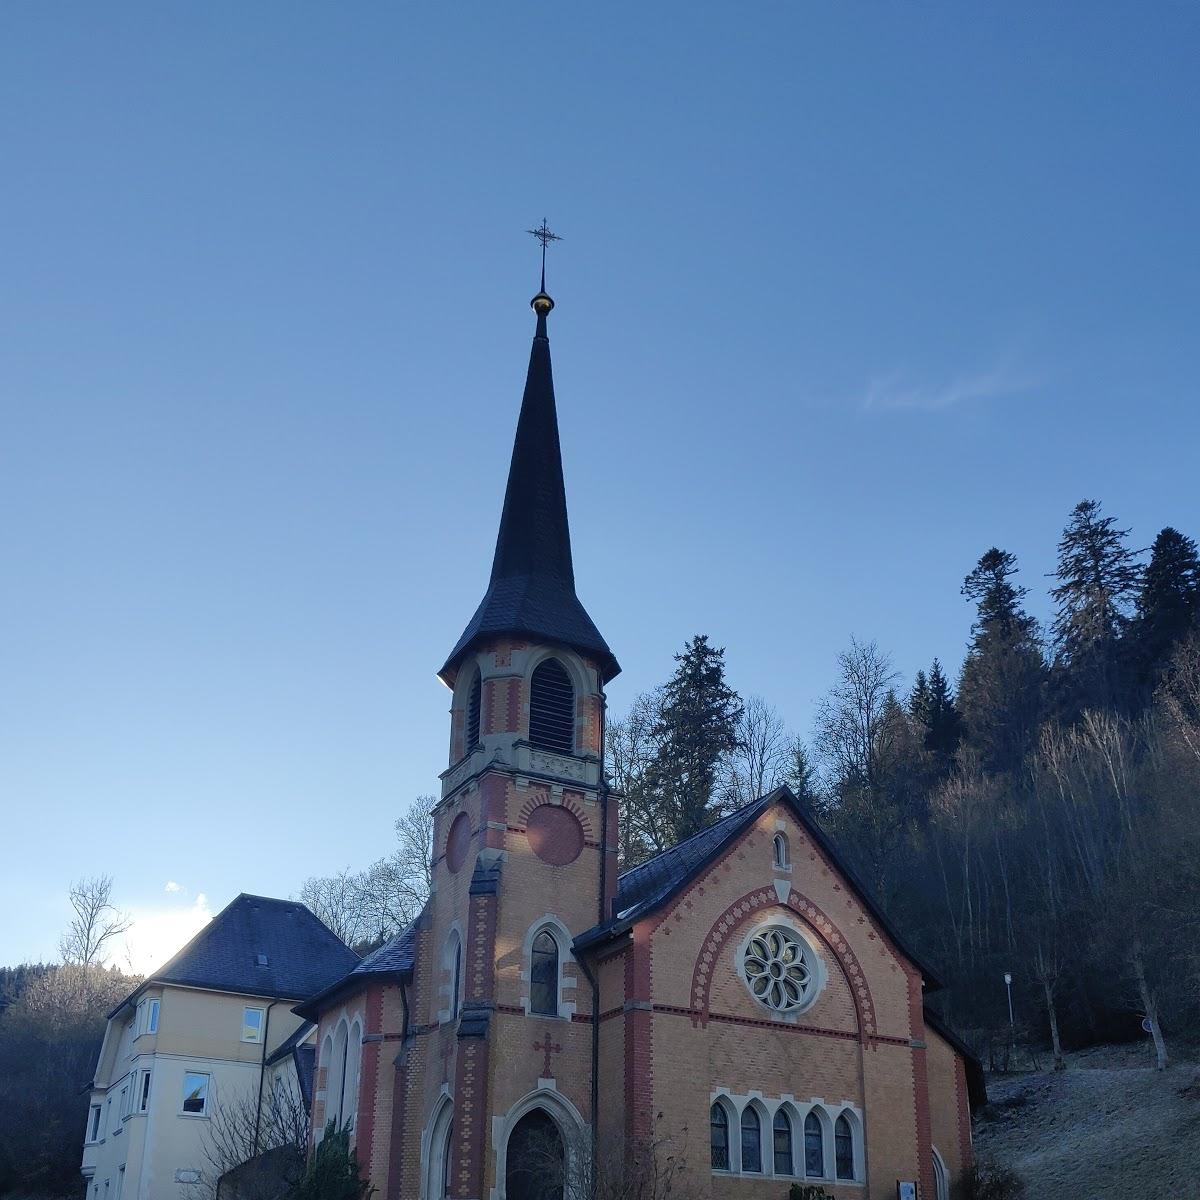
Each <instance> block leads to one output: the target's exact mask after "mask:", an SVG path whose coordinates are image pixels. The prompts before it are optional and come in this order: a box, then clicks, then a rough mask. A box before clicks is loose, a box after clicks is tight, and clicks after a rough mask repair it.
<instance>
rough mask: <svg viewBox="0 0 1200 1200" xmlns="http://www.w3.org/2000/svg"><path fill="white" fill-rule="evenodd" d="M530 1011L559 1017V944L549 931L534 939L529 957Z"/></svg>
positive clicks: (544, 930) (546, 930)
mask: <svg viewBox="0 0 1200 1200" xmlns="http://www.w3.org/2000/svg"><path fill="white" fill-rule="evenodd" d="M529 1011H530V1012H535V1013H541V1014H542V1015H543V1016H547V1017H557V1016H558V942H557V941H555V939H554V934H552V933H551V932H550V930H548V929H543V930H542V931H541V933H539V934H538V935H537V937H535V938H534V939H533V950H532V951H531V952H530V956H529Z"/></svg>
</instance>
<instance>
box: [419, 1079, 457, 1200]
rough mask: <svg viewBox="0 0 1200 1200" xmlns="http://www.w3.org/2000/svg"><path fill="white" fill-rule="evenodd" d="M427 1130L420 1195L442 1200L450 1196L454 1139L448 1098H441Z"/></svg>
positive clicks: (452, 1108) (452, 1120)
mask: <svg viewBox="0 0 1200 1200" xmlns="http://www.w3.org/2000/svg"><path fill="white" fill-rule="evenodd" d="M429 1130H430V1131H429V1153H428V1154H427V1155H426V1156H425V1168H424V1174H425V1182H424V1185H423V1187H422V1188H421V1195H422V1196H425V1197H428V1200H444V1198H445V1197H446V1196H449V1195H450V1163H451V1158H450V1152H451V1147H452V1145H453V1139H454V1106H453V1104H452V1103H451V1101H450V1097H449V1096H445V1097H443V1098H442V1100H441V1102H440V1104H439V1106H438V1108H437V1110H436V1112H435V1113H434V1116H433V1122H432V1123H431V1125H430V1127H429Z"/></svg>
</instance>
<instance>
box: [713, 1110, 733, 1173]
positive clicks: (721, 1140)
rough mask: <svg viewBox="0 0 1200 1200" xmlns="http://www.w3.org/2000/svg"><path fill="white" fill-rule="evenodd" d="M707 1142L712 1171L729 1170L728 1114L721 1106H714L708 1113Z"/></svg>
mask: <svg viewBox="0 0 1200 1200" xmlns="http://www.w3.org/2000/svg"><path fill="white" fill-rule="evenodd" d="M708 1130H709V1132H708V1142H709V1146H710V1147H711V1154H712V1169H713V1170H714V1171H728V1170H729V1114H728V1113H727V1112H726V1111H725V1106H724V1105H722V1104H714V1105H713V1106H712V1108H711V1109H710V1110H709V1113H708Z"/></svg>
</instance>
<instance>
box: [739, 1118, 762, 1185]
mask: <svg viewBox="0 0 1200 1200" xmlns="http://www.w3.org/2000/svg"><path fill="white" fill-rule="evenodd" d="M747 1119H749V1123H750V1124H751V1125H753V1129H750V1128H748V1127H747ZM738 1132H739V1135H740V1136H739V1138H738V1169H739V1170H740V1172H741V1173H742V1174H743V1175H765V1174H766V1172H765V1171H764V1170H763V1152H762V1114H761V1113H760V1112H759V1111H758V1109H757V1108H755V1106H754V1105H753V1104H747V1105H746V1107H745V1108H743V1109H742V1111H741V1113H740V1114H739V1116H738ZM748 1139H750V1140H748ZM747 1147H750V1148H752V1149H753V1154H752V1156H751V1157H752V1158H754V1160H755V1162H756V1164H757V1165H755V1166H747V1165H746V1150H747Z"/></svg>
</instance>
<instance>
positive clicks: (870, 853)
mask: <svg viewBox="0 0 1200 1200" xmlns="http://www.w3.org/2000/svg"><path fill="white" fill-rule="evenodd" d="M962 595H963V598H964V600H965V601H966V602H967V603H969V604H971V605H973V606H974V612H975V619H974V623H973V625H972V629H971V638H970V643H969V645H968V646H967V647H966V653H965V657H964V661H963V664H962V669H961V671H960V673H959V675H958V678H957V680H956V681H955V683H954V684H953V685H952V684H951V681H950V680H949V679H948V678H947V675H946V673H945V671H944V670H943V668H942V666H941V664H940V663H938V662H937V661H936V660H934V661H933V662H932V663H931V665H930V666H929V668H928V669H927V670H922V671H920V672H918V673H917V675H916V678H915V680H914V681H913V683H912V686H911V688H909V689H907V690H906V691H901V690H900V686H899V684H900V679H899V676H898V674H897V672H896V671H895V670H894V668H893V665H892V661H891V659H890V657H889V655H888V653H887V652H886V650H885V649H883V648H881V647H880V646H879V645H878V644H876V643H875V642H873V641H865V640H864V641H858V640H855V641H853V642H852V643H851V645H850V646H849V647H848V648H847V649H846V650H845V651H843V652H842V653H841V654H840V655H839V656H838V659H837V676H836V680H835V682H834V683H833V686H832V687H831V688H830V690H829V692H828V694H827V695H826V696H825V698H824V699H823V701H822V702H821V704H820V706H819V710H818V714H817V719H816V722H815V728H814V730H813V732H812V736H811V738H810V739H809V741H808V743H807V744H806V743H805V742H803V741H801V740H800V739H798V738H796V737H794V736H792V735H791V734H790V733H789V732H788V731H787V729H786V728H785V727H784V724H783V722H782V721H781V720H780V718H779V716H778V714H777V712H776V711H775V710H774V708H773V707H772V706H771V705H770V703H769V702H767V701H765V700H763V699H760V698H749V699H746V700H743V699H742V698H741V697H740V696H738V695H737V694H736V693H735V692H734V691H733V690H732V689H731V688H730V687H729V686H728V685H727V683H726V682H725V672H724V651H723V650H719V649H716V648H714V647H713V646H711V645H710V644H709V640H708V638H706V637H703V636H700V637H696V638H694V639H693V640H692V641H691V642H689V643H688V645H687V646H686V647H685V649H684V651H683V652H682V653H681V654H679V655H677V669H676V672H675V674H674V676H673V677H672V678H671V680H670V681H668V682H667V683H666V684H665V685H664V686H663V687H662V688H660V689H657V690H656V691H654V692H652V693H650V694H647V695H644V696H641V697H639V698H638V699H637V700H636V701H635V703H634V704H633V705H632V707H631V709H630V711H629V712H628V713H627V714H626V715H624V716H623V717H622V718H620V719H619V720H616V721H614V722H613V723H612V725H611V727H610V734H609V759H610V770H611V771H612V773H613V775H614V777H615V783H616V786H617V788H618V790H620V791H621V792H622V793H623V794H624V796H625V802H624V805H623V808H622V816H623V832H622V847H621V849H622V856H623V859H624V862H625V863H626V865H630V864H634V863H636V862H638V861H641V860H642V859H644V858H645V857H647V856H649V855H651V854H653V853H656V852H657V851H658V850H660V849H662V848H664V847H665V846H666V845H669V844H671V843H673V842H675V841H677V840H679V839H681V838H683V837H687V836H689V835H691V834H692V833H694V832H696V831H697V830H698V829H700V828H703V827H704V826H705V825H707V824H709V823H711V821H713V820H714V819H716V818H717V817H718V816H719V815H720V814H721V813H722V812H724V811H728V810H729V809H730V808H731V807H735V806H736V805H738V804H741V803H744V802H746V801H747V800H750V799H752V798H753V797H755V796H757V795H759V794H761V793H763V792H764V791H766V790H768V789H769V788H770V787H772V786H774V785H775V784H778V783H784V782H786V783H788V784H790V786H791V787H792V789H793V790H794V791H795V792H796V793H797V795H798V796H799V797H800V799H801V800H802V802H803V803H804V804H805V805H806V806H807V807H808V809H809V811H810V812H811V814H812V815H813V817H814V818H815V819H816V821H817V822H818V823H819V824H820V825H821V826H822V828H823V829H824V830H825V831H826V832H827V833H828V834H829V835H830V837H831V838H832V839H833V841H834V842H835V844H836V845H837V846H838V848H839V850H840V852H841V854H842V856H843V857H844V859H845V860H846V861H847V862H848V863H849V864H850V866H851V867H852V869H853V870H854V872H855V873H856V875H857V876H858V878H859V879H860V881H862V882H863V884H864V885H865V886H866V887H867V888H868V889H869V890H870V891H871V892H872V893H873V894H874V896H875V897H876V899H877V900H878V901H879V902H880V904H881V905H882V906H883V907H884V909H885V911H887V913H888V914H889V916H890V917H892V918H893V920H894V922H895V924H896V925H897V926H898V927H899V928H900V929H902V930H903V931H904V933H905V935H906V937H907V939H908V941H909V943H910V944H911V945H912V946H913V947H914V948H915V949H916V950H917V951H918V952H919V953H920V954H921V955H922V956H923V957H924V958H925V959H926V960H927V961H928V962H929V963H930V964H931V965H932V966H933V967H934V969H935V970H936V971H937V973H938V974H939V976H940V978H941V979H942V980H943V981H944V983H945V987H944V989H943V990H942V991H941V992H940V993H939V994H938V995H937V996H936V999H935V1003H936V1004H937V1006H938V1007H940V1008H941V1010H942V1011H943V1015H944V1016H946V1017H947V1018H948V1019H949V1020H951V1021H952V1022H953V1023H954V1024H956V1025H957V1026H959V1028H960V1029H962V1030H964V1032H966V1033H967V1035H968V1036H969V1037H970V1038H971V1040H972V1042H973V1043H974V1044H975V1045H976V1047H977V1048H978V1050H979V1051H980V1053H981V1054H983V1055H984V1056H985V1057H994V1053H995V1051H996V1049H997V1047H1005V1046H1007V1045H1008V1044H1009V1041H1010V1037H1011V1031H1010V1028H1009V1013H1008V1003H1007V993H1006V988H1005V983H1004V975H1005V973H1009V974H1011V976H1012V983H1013V992H1014V1013H1015V1017H1016V1020H1017V1022H1018V1028H1017V1030H1016V1033H1017V1036H1018V1039H1023V1040H1026V1041H1029V1040H1030V1039H1032V1040H1033V1041H1035V1042H1038V1041H1042V1040H1043V1039H1044V1041H1045V1042H1046V1043H1047V1044H1049V1045H1051V1047H1052V1049H1053V1053H1054V1056H1055V1061H1056V1063H1058V1064H1061V1061H1062V1058H1061V1056H1062V1046H1063V1044H1064V1043H1065V1044H1067V1045H1081V1044H1088V1043H1091V1042H1094V1041H1099V1040H1104V1039H1110V1038H1122V1037H1129V1036H1134V1035H1137V1033H1138V1031H1139V1029H1140V1028H1141V1023H1142V1021H1143V1019H1145V1020H1146V1022H1147V1024H1148V1026H1149V1028H1150V1031H1151V1033H1150V1036H1151V1037H1152V1039H1153V1041H1154V1045H1155V1050H1156V1055H1157V1059H1158V1062H1159V1063H1160V1065H1161V1063H1163V1062H1164V1061H1165V1059H1166V1056H1167V1052H1168V1047H1167V1043H1168V1041H1169V1039H1170V1038H1171V1036H1172V1035H1173V1034H1178V1033H1180V1032H1183V1031H1185V1030H1187V1029H1189V1028H1192V1029H1194V1028H1195V1026H1196V1022H1197V1018H1200V559H1198V557H1197V548H1196V543H1195V542H1194V541H1193V540H1192V539H1191V538H1189V537H1187V536H1185V535H1183V534H1181V533H1180V532H1178V531H1177V530H1175V529H1173V528H1167V529H1163V530H1162V531H1161V532H1160V533H1159V534H1158V535H1157V537H1155V539H1154V542H1153V545H1152V546H1151V547H1150V548H1149V551H1148V553H1147V552H1146V551H1139V550H1136V549H1135V548H1134V547H1133V546H1131V544H1130V531H1128V530H1125V529H1121V528H1120V527H1119V525H1118V522H1117V521H1116V520H1115V519H1114V518H1113V517H1110V516H1106V515H1104V513H1103V512H1102V509H1101V506H1100V504H1098V503H1097V502H1095V501H1091V500H1085V501H1083V502H1081V503H1080V504H1078V505H1077V506H1076V507H1075V509H1074V511H1073V512H1072V513H1071V515H1070V518H1069V520H1068V522H1067V525H1066V528H1065V529H1064V530H1063V532H1062V535H1061V539H1060V541H1059V543H1058V565H1057V571H1056V574H1055V576H1054V578H1053V581H1052V587H1051V591H1050V596H1051V598H1052V600H1053V603H1054V609H1055V615H1054V619H1053V622H1052V624H1051V625H1050V627H1049V628H1047V629H1043V628H1042V627H1040V625H1039V623H1038V622H1037V621H1036V620H1035V619H1034V618H1033V617H1031V616H1030V615H1029V613H1028V612H1027V611H1026V607H1025V598H1026V595H1027V590H1026V588H1025V587H1024V586H1023V585H1022V584H1021V582H1020V578H1019V574H1018V564H1017V561H1016V559H1015V557H1014V556H1013V555H1012V554H1011V553H1008V552H1007V551H1005V550H1002V549H999V548H995V547H993V548H991V549H989V550H988V551H987V552H986V553H984V554H983V555H982V556H981V557H980V559H979V560H978V562H977V563H976V564H975V565H974V566H973V567H972V568H971V570H970V571H969V572H968V573H967V574H966V576H965V578H964V581H963V584H962ZM1141 1036H1145V1035H1144V1034H1143V1035H1141Z"/></svg>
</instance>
